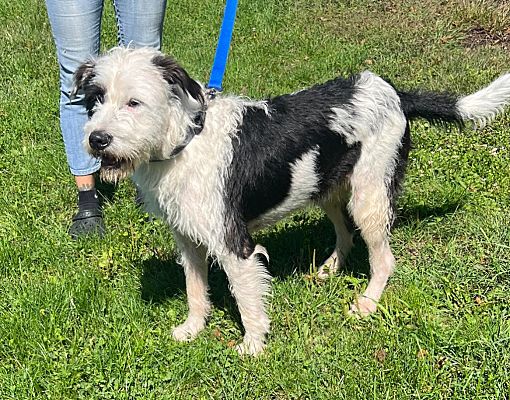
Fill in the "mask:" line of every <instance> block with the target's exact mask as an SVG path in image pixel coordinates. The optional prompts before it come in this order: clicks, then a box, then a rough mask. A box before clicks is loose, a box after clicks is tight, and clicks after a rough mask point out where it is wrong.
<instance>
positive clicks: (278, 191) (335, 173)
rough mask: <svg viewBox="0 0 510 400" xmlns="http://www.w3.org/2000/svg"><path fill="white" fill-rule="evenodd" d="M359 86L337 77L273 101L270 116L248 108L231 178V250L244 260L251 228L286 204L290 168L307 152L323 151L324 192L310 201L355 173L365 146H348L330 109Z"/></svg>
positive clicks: (228, 205)
mask: <svg viewBox="0 0 510 400" xmlns="http://www.w3.org/2000/svg"><path fill="white" fill-rule="evenodd" d="M355 83H356V79H355V78H351V79H347V80H344V79H335V80H332V81H329V82H326V83H324V84H322V85H317V86H314V87H312V88H310V89H308V90H305V91H301V92H298V93H295V94H291V95H284V96H279V97H276V98H274V99H270V100H268V101H267V103H268V108H269V111H270V115H269V116H268V115H267V114H266V112H265V110H263V109H262V108H259V107H247V108H246V110H245V113H244V117H243V121H242V123H241V125H240V126H239V129H238V137H239V140H234V141H233V147H234V149H233V150H234V154H233V160H232V164H231V165H230V169H229V171H230V172H229V176H228V177H227V179H226V188H225V190H226V193H225V204H226V208H227V210H226V211H227V221H226V222H227V225H226V234H227V244H228V246H229V247H230V248H229V250H231V251H233V252H234V253H235V254H236V255H238V256H239V257H243V258H245V257H246V256H247V255H249V254H248V251H247V249H249V248H250V246H249V245H247V244H248V243H253V241H252V240H251V238H250V235H249V233H248V228H247V224H248V223H249V222H250V221H253V220H255V219H256V218H257V217H259V216H261V215H262V214H264V213H265V212H266V211H268V210H270V209H272V208H274V207H275V206H277V205H278V204H280V203H281V202H282V201H284V200H285V198H286V197H287V196H288V194H289V190H290V186H291V178H292V176H291V164H292V163H294V162H295V161H296V160H298V159H299V158H300V157H302V156H303V155H304V154H305V153H307V152H309V151H311V150H313V149H316V150H317V151H318V158H317V164H318V165H317V167H318V170H317V171H316V172H317V174H318V176H319V178H320V180H319V189H318V192H317V193H314V194H313V197H312V199H311V200H314V199H319V198H320V197H321V196H323V195H324V194H326V193H327V192H328V191H329V190H331V189H332V188H334V187H336V186H337V185H338V184H339V183H340V182H341V181H342V179H344V178H345V177H346V175H347V174H349V173H350V172H351V171H352V168H353V166H354V164H355V163H356V161H357V160H358V158H359V155H360V151H361V145H360V144H359V143H357V144H355V145H354V146H348V145H347V143H346V142H345V140H344V138H343V137H342V136H341V135H340V134H338V133H336V132H333V131H331V130H330V128H329V124H330V121H331V119H332V118H333V117H336V116H335V115H334V113H333V111H332V110H331V108H332V107H342V106H345V105H347V104H349V103H350V101H351V99H352V97H353V94H354V93H355ZM250 254H251V253H250Z"/></svg>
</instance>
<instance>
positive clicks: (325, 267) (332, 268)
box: [317, 252, 340, 280]
mask: <svg viewBox="0 0 510 400" xmlns="http://www.w3.org/2000/svg"><path fill="white" fill-rule="evenodd" d="M339 267H340V261H339V260H338V257H337V256H336V252H334V253H333V254H332V255H331V257H329V258H328V259H327V260H326V261H324V263H323V264H322V265H321V266H320V267H319V270H318V271H317V278H318V279H321V280H325V279H328V278H329V277H331V276H333V275H334V274H335V273H336V272H337V271H338V268H339Z"/></svg>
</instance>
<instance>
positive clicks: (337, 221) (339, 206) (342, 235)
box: [317, 197, 353, 279]
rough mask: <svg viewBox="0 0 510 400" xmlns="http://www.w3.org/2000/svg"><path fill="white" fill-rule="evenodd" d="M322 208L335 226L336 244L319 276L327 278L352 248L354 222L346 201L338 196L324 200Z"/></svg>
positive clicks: (335, 270) (336, 269)
mask: <svg viewBox="0 0 510 400" xmlns="http://www.w3.org/2000/svg"><path fill="white" fill-rule="evenodd" d="M321 206H322V209H323V210H324V212H325V213H326V215H327V216H328V217H329V219H330V220H331V222H332V223H333V225H334V226H335V233H336V244H335V249H334V250H333V253H332V254H331V256H329V257H328V259H327V260H326V261H324V262H323V263H322V265H321V267H320V268H319V271H318V273H317V277H318V278H319V279H326V278H328V277H329V276H331V275H334V274H335V273H336V272H337V271H338V269H339V268H340V267H341V266H342V265H343V264H344V262H345V260H346V258H347V255H348V254H349V251H350V250H351V248H352V245H353V242H352V237H353V232H352V229H350V228H351V227H352V223H351V221H349V220H348V215H346V214H347V208H346V201H345V200H344V199H340V198H337V197H334V198H329V199H328V200H326V201H324V202H322V204H321Z"/></svg>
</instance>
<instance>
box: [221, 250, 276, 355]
mask: <svg viewBox="0 0 510 400" xmlns="http://www.w3.org/2000/svg"><path fill="white" fill-rule="evenodd" d="M264 258H265V260H264ZM268 260H269V257H268V255H267V252H266V249H265V248H264V247H262V246H260V245H256V246H255V250H254V251H253V253H252V254H251V255H250V256H249V257H247V258H245V259H243V258H239V257H238V256H236V255H234V254H228V255H224V256H221V257H218V261H220V263H221V265H222V266H223V268H224V270H225V273H226V274H227V277H228V280H229V283H230V290H231V292H232V295H233V296H234V298H235V300H236V302H237V306H238V308H239V313H240V314H241V320H242V322H243V327H244V330H245V334H244V338H243V342H242V343H241V344H240V345H239V346H237V351H238V352H239V353H240V354H251V355H255V354H257V353H260V352H261V351H262V350H263V349H264V347H265V343H266V335H267V334H268V333H269V325H270V321H269V317H268V315H267V312H266V299H267V296H268V295H269V292H270V281H271V276H270V275H269V273H268V272H267V269H266V266H265V262H266V261H268Z"/></svg>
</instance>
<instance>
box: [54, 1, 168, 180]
mask: <svg viewBox="0 0 510 400" xmlns="http://www.w3.org/2000/svg"><path fill="white" fill-rule="evenodd" d="M113 4H114V9H115V15H116V18H117V27H118V38H119V45H121V46H126V45H130V46H132V47H145V46H148V47H154V48H157V49H160V47H161V36H162V30H163V19H164V16H165V8H166V0H145V1H142V0H113ZM46 8H47V10H48V17H49V20H50V24H51V29H52V32H53V38H54V40H55V44H56V47H57V57H58V62H59V65H60V128H61V130H62V137H63V139H64V146H65V149H66V155H67V163H68V164H69V169H70V170H71V173H72V174H73V175H76V176H80V175H90V174H92V173H94V172H96V171H97V170H98V169H99V167H100V162H99V160H97V159H95V158H93V157H91V156H90V155H89V154H88V153H87V152H86V151H85V149H84V147H83V144H82V141H83V135H84V133H83V125H85V122H86V121H87V113H86V111H85V107H84V103H83V96H81V95H78V96H77V97H76V98H74V99H71V98H70V92H71V88H72V84H73V73H74V71H75V70H76V69H77V68H78V67H79V66H80V64H81V63H82V62H83V61H85V60H86V59H87V58H90V57H91V56H96V55H97V54H98V53H99V45H100V35H101V16H102V13H103V0H46Z"/></svg>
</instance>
